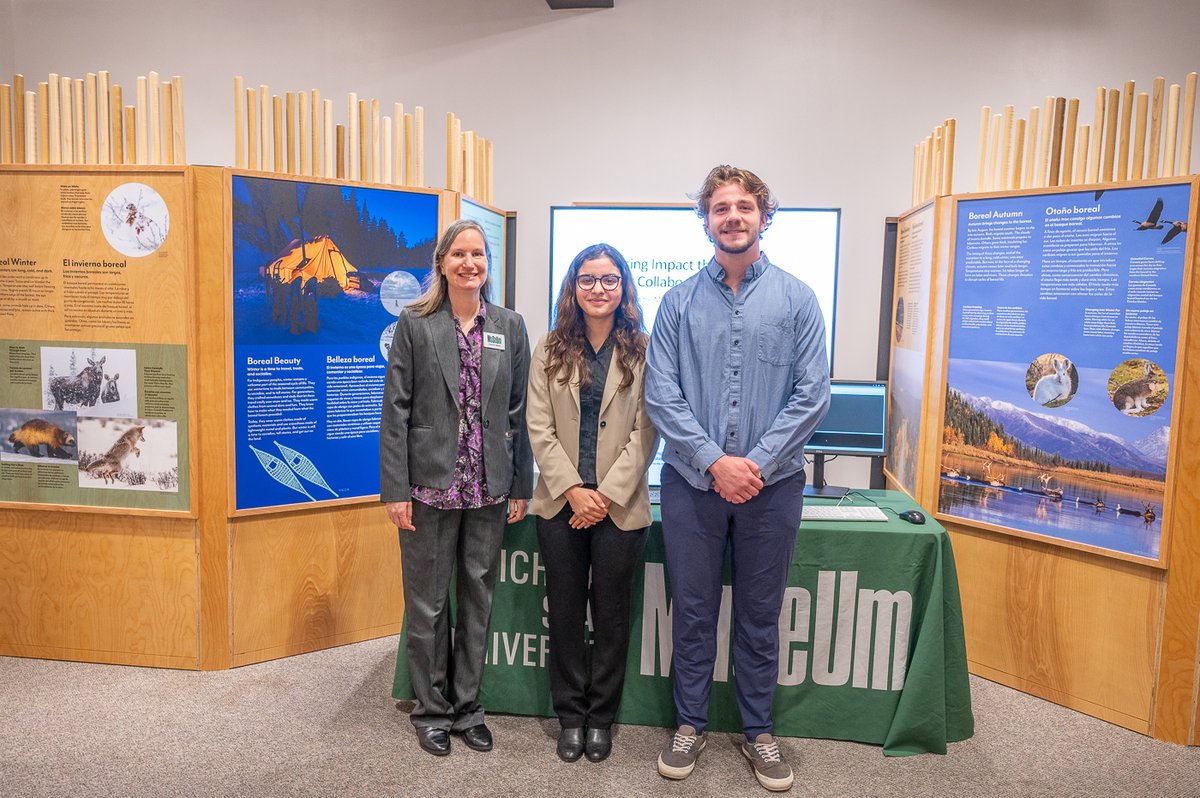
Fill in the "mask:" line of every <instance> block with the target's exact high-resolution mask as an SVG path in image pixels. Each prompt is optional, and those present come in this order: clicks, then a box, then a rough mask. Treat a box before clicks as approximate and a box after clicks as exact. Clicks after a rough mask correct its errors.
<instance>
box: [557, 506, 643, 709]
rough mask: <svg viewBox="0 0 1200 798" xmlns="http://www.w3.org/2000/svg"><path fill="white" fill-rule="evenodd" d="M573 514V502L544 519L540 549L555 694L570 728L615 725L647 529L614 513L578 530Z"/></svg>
mask: <svg viewBox="0 0 1200 798" xmlns="http://www.w3.org/2000/svg"><path fill="white" fill-rule="evenodd" d="M570 518H571V505H569V504H568V505H566V506H565V507H563V509H562V511H561V512H559V513H558V515H556V516H554V517H553V518H549V519H547V518H538V519H537V533H538V547H539V548H540V549H541V554H542V563H543V565H544V566H545V568H546V598H547V608H548V616H549V617H548V621H549V625H550V667H549V670H550V695H551V697H552V699H553V701H554V711H555V713H556V714H557V715H558V719H559V722H560V723H561V724H562V727H563V728H564V729H576V728H580V727H583V726H588V727H590V728H593V729H607V728H608V727H609V726H611V725H612V722H613V718H614V717H616V714H617V707H618V706H619V705H620V703H621V689H622V687H623V686H624V684H625V661H626V659H627V656H628V653H629V630H630V617H629V613H630V605H631V603H632V593H633V576H634V572H635V569H636V568H637V563H638V560H639V559H641V556H642V548H643V546H645V543H646V529H645V528H642V529H638V530H635V531H632V532H625V531H622V530H621V529H620V528H618V527H617V525H616V524H614V523H613V522H612V519H611V518H609V517H607V516H606V517H605V518H604V520H603V521H600V522H599V523H597V524H595V525H593V526H591V527H588V528H587V529H572V528H571V526H570V524H569V523H568V521H569V520H570ZM589 570H590V571H591V584H590V586H589V583H588V571H589ZM589 599H590V600H591V609H592V612H591V619H592V644H591V657H590V659H591V669H590V672H589V668H588V659H589V657H588V641H587V628H586V627H587V619H588V601H589Z"/></svg>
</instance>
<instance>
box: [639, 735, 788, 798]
mask: <svg viewBox="0 0 1200 798" xmlns="http://www.w3.org/2000/svg"><path fill="white" fill-rule="evenodd" d="M742 753H743V754H745V755H746V758H747V759H749V760H750V764H752V765H754V777H755V778H757V779H758V783H759V784H761V785H762V786H764V787H766V788H767V789H768V790H771V791H773V792H782V791H783V790H789V789H791V787H792V768H791V766H790V765H788V763H787V762H784V761H783V753H782V752H781V751H780V750H779V743H777V742H775V738H774V737H772V736H771V735H769V734H760V735H758V737H756V738H755V740H754V744H753V745H751V744H750V743H748V742H746V738H745V737H743V738H742ZM659 770H660V771H661V767H660V768H659Z"/></svg>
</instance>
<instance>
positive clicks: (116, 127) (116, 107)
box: [108, 83, 125, 164]
mask: <svg viewBox="0 0 1200 798" xmlns="http://www.w3.org/2000/svg"><path fill="white" fill-rule="evenodd" d="M123 103H124V100H123V99H122V97H121V87H120V86H118V85H117V84H115V83H114V84H113V85H112V86H111V87H110V88H109V90H108V124H109V133H110V135H109V146H110V147H112V159H111V161H112V163H115V164H123V163H125V106H124V104H123Z"/></svg>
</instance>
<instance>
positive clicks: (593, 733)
mask: <svg viewBox="0 0 1200 798" xmlns="http://www.w3.org/2000/svg"><path fill="white" fill-rule="evenodd" d="M583 752H584V753H585V754H587V758H588V759H589V760H591V761H592V762H601V761H603V760H605V759H608V755H609V754H611V753H612V733H611V732H609V730H608V729H588V730H587V740H586V741H585V742H584V744H583Z"/></svg>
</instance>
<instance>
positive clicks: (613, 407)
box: [529, 244, 657, 762]
mask: <svg viewBox="0 0 1200 798" xmlns="http://www.w3.org/2000/svg"><path fill="white" fill-rule="evenodd" d="M556 312H557V318H556V320H555V325H554V329H553V330H551V331H550V332H549V333H547V334H546V336H545V337H543V338H542V340H541V341H539V342H538V345H537V348H536V350H535V351H534V355H533V365H532V366H531V367H530V372H529V435H530V442H531V443H532V446H533V452H534V457H536V458H537V462H538V467H539V469H540V474H539V477H538V483H537V488H536V489H535V490H534V494H533V512H534V513H535V514H536V515H537V532H538V546H539V548H540V549H541V554H542V562H543V564H544V565H545V568H546V596H547V599H548V610H549V611H548V618H549V627H550V630H549V631H550V693H551V696H552V698H553V700H554V711H555V713H556V714H557V715H558V718H559V723H560V725H561V727H562V731H561V732H560V734H559V737H558V755H559V757H561V758H562V759H564V760H566V761H568V762H572V761H574V760H576V759H578V758H579V757H580V756H581V755H583V754H585V753H586V754H587V758H588V759H590V760H591V761H593V762H599V761H600V760H602V759H604V758H605V757H607V756H608V754H609V752H610V751H611V750H612V738H611V735H610V732H609V727H610V726H611V725H612V722H613V718H614V717H615V716H616V714H617V707H618V705H619V704H620V703H621V689H622V686H623V685H624V681H625V659H626V654H627V652H628V650H629V626H630V621H629V613H630V601H631V593H632V590H633V575H634V569H635V567H636V566H637V562H638V559H639V558H640V556H641V553H642V546H643V545H644V543H645V534H646V527H648V526H649V525H650V496H649V491H648V489H647V485H646V467H647V466H648V465H649V463H650V461H651V460H652V459H653V458H654V452H655V449H656V443H657V435H656V433H655V430H654V427H653V426H652V425H651V423H650V419H649V418H648V417H647V416H646V409H645V406H644V403H643V402H642V384H643V382H644V371H645V366H646V335H645V333H644V332H642V316H641V310H640V309H639V307H638V302H637V291H636V290H635V288H634V284H633V277H632V275H631V274H630V273H629V266H628V265H627V264H626V262H625V258H623V257H622V256H621V253H620V252H618V251H617V250H615V249H614V248H613V247H611V246H609V245H608V244H596V245H593V246H590V247H588V248H587V249H585V250H583V251H582V252H580V253H579V254H578V255H576V256H575V259H574V261H572V263H571V266H570V268H569V269H568V271H567V275H566V278H565V279H564V280H563V284H562V290H561V291H560V292H559V296H558V305H557V308H556ZM589 570H590V573H591V585H590V587H589V584H588V574H589ZM589 599H590V601H591V607H592V626H593V630H594V637H593V645H592V650H591V657H590V659H591V669H590V673H589V669H588V659H589V658H588V646H587V641H586V639H585V628H584V627H585V621H586V618H587V607H588V602H589Z"/></svg>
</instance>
